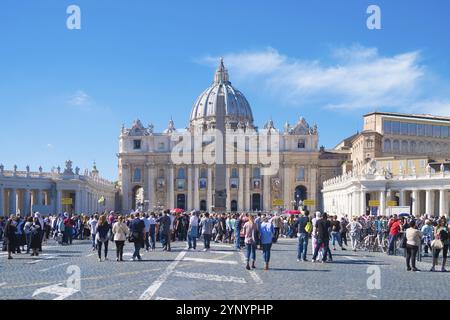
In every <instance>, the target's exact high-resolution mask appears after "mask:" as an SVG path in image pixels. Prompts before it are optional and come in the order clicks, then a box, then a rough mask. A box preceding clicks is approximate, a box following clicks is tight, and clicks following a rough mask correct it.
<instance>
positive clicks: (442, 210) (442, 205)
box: [439, 189, 448, 218]
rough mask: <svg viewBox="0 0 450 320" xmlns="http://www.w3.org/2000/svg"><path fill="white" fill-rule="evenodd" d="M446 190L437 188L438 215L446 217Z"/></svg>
mask: <svg viewBox="0 0 450 320" xmlns="http://www.w3.org/2000/svg"><path fill="white" fill-rule="evenodd" d="M447 201H448V200H447V190H445V189H440V190H439V216H446V217H447V218H448V208H447Z"/></svg>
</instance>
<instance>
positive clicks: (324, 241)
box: [312, 213, 331, 263]
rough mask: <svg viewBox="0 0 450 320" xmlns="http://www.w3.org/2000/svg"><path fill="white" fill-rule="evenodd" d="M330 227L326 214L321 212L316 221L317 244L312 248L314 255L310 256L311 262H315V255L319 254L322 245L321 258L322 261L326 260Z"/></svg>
mask: <svg viewBox="0 0 450 320" xmlns="http://www.w3.org/2000/svg"><path fill="white" fill-rule="evenodd" d="M330 228H331V223H330V221H329V220H328V219H327V214H326V213H323V214H322V219H320V220H318V221H317V228H316V230H317V231H316V232H317V233H316V236H317V245H316V247H315V248H314V255H313V258H312V261H313V262H316V259H317V256H318V254H319V250H320V249H321V247H322V246H323V260H322V263H325V262H327V257H328V253H329V248H328V245H329V242H330Z"/></svg>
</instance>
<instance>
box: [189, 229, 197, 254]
mask: <svg viewBox="0 0 450 320" xmlns="http://www.w3.org/2000/svg"><path fill="white" fill-rule="evenodd" d="M197 235H198V227H191V230H190V231H189V232H188V246H189V249H190V248H194V249H197ZM192 244H193V245H192Z"/></svg>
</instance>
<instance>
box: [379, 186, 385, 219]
mask: <svg viewBox="0 0 450 320" xmlns="http://www.w3.org/2000/svg"><path fill="white" fill-rule="evenodd" d="M380 215H381V216H385V215H386V192H385V191H384V190H382V191H380Z"/></svg>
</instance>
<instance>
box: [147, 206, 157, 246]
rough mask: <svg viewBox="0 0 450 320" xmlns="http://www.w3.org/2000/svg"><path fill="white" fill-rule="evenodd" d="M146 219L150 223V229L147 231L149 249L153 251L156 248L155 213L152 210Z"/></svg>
mask: <svg viewBox="0 0 450 320" xmlns="http://www.w3.org/2000/svg"><path fill="white" fill-rule="evenodd" d="M148 221H149V223H150V229H149V230H150V231H149V238H150V250H151V251H155V248H156V215H155V213H154V212H152V213H151V214H150V217H149V218H148Z"/></svg>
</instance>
